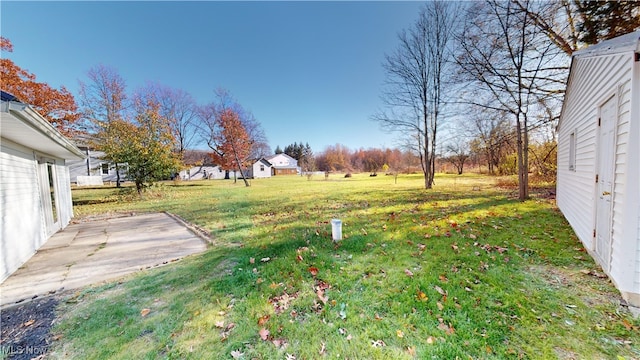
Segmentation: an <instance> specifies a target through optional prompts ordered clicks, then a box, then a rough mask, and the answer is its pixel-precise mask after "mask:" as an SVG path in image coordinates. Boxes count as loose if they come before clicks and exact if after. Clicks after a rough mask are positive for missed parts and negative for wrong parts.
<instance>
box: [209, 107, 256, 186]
mask: <svg viewBox="0 0 640 360" xmlns="http://www.w3.org/2000/svg"><path fill="white" fill-rule="evenodd" d="M216 118H217V119H216V120H217V121H216V123H217V126H218V131H216V132H215V133H214V134H213V137H212V140H213V141H212V144H211V145H213V146H210V147H211V148H212V150H213V155H212V157H213V161H214V162H216V163H217V164H220V166H222V167H223V168H225V169H237V170H240V173H242V174H243V176H242V180H244V184H245V186H249V182H248V181H247V178H246V176H245V175H246V172H245V171H244V167H245V165H248V164H247V161H248V158H249V156H250V154H251V146H252V140H251V138H250V137H249V134H248V133H247V130H246V129H245V127H244V125H243V124H242V121H241V120H240V116H238V113H237V112H236V111H234V110H232V109H224V110H222V111H221V112H220V113H219V115H218V116H217V117H216Z"/></svg>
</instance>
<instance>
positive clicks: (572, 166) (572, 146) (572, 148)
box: [569, 131, 576, 171]
mask: <svg viewBox="0 0 640 360" xmlns="http://www.w3.org/2000/svg"><path fill="white" fill-rule="evenodd" d="M569 170H572V171H576V132H575V131H574V132H572V133H571V135H569Z"/></svg>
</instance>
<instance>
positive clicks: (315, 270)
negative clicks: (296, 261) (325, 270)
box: [309, 266, 319, 276]
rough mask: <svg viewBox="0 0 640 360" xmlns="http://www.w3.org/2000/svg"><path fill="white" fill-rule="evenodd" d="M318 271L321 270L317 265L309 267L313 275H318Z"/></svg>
mask: <svg viewBox="0 0 640 360" xmlns="http://www.w3.org/2000/svg"><path fill="white" fill-rule="evenodd" d="M318 271H319V270H318V268H317V267H314V266H312V267H310V268H309V272H310V273H311V275H312V276H316V275H318Z"/></svg>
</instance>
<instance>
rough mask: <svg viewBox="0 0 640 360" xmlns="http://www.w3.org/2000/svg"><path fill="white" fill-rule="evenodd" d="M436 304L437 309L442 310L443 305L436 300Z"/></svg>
mask: <svg viewBox="0 0 640 360" xmlns="http://www.w3.org/2000/svg"><path fill="white" fill-rule="evenodd" d="M436 306H438V310H440V311H442V310H443V309H444V305H442V303H441V302H440V301H438V302H437V303H436Z"/></svg>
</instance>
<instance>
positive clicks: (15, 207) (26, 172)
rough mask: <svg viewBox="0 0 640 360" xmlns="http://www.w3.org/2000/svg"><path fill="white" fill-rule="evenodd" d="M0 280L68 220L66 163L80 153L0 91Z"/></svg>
mask: <svg viewBox="0 0 640 360" xmlns="http://www.w3.org/2000/svg"><path fill="white" fill-rule="evenodd" d="M1 100H2V101H1V103H0V104H1V105H0V128H1V129H2V131H1V132H0V149H1V151H0V222H1V223H0V248H1V249H2V251H1V252H0V281H4V279H6V278H7V277H9V275H11V274H12V273H13V272H14V271H15V270H17V269H18V268H19V267H20V266H21V265H22V264H24V263H25V262H26V261H27V260H28V259H29V258H30V257H31V256H32V255H33V254H34V253H35V252H36V251H37V250H38V249H39V248H40V247H41V246H42V245H43V244H44V243H45V242H46V241H47V240H48V239H49V237H51V235H53V234H54V233H55V232H57V231H58V230H60V229H62V228H64V227H66V226H67V225H68V224H69V222H70V221H71V218H72V217H73V209H72V201H71V184H70V175H69V168H68V167H67V163H68V162H69V161H73V160H76V161H82V159H83V157H84V154H83V152H82V151H81V150H80V149H78V148H77V147H76V146H75V145H74V144H73V143H72V142H71V141H70V140H68V139H67V138H65V137H64V136H63V135H61V134H60V133H59V132H58V131H57V130H56V129H55V128H54V127H53V126H52V125H51V124H50V123H49V122H48V121H47V120H46V119H45V118H43V117H42V116H41V115H40V114H38V113H37V112H36V111H35V110H34V109H33V108H31V107H30V106H29V105H28V104H25V103H23V102H21V101H19V100H18V99H17V98H15V97H14V96H12V95H10V94H8V93H5V92H2V93H1Z"/></svg>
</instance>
